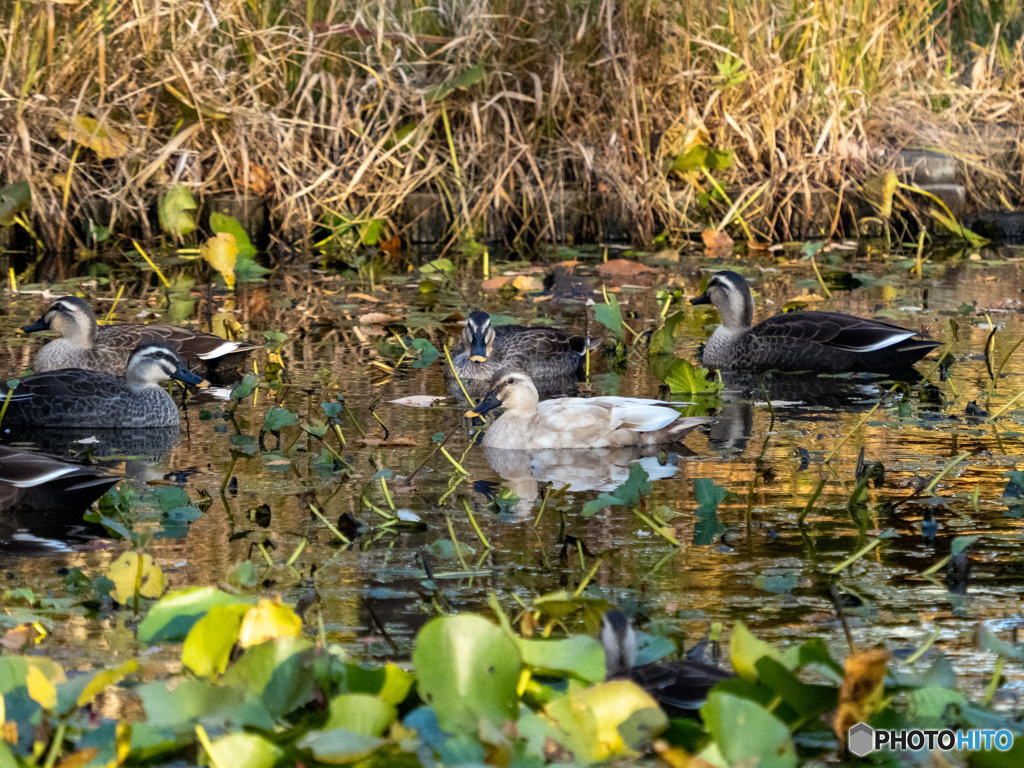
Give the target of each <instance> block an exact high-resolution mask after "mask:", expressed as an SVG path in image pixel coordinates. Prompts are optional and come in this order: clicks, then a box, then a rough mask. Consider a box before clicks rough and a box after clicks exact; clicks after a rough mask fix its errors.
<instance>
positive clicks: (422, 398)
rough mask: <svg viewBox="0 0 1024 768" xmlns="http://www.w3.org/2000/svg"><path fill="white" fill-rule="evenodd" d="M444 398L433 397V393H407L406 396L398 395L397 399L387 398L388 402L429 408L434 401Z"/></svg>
mask: <svg viewBox="0 0 1024 768" xmlns="http://www.w3.org/2000/svg"><path fill="white" fill-rule="evenodd" d="M444 399H446V398H443V397H434V396H433V395H409V396H408V397H400V398H398V399H397V400H388V402H389V403H395V404H396V405H408V406H411V407H413V408H429V407H430V406H432V405H433V404H434V403H437V402H440V401H441V400H444Z"/></svg>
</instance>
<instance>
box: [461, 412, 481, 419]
mask: <svg viewBox="0 0 1024 768" xmlns="http://www.w3.org/2000/svg"><path fill="white" fill-rule="evenodd" d="M463 415H464V416H465V417H466V418H467V419H479V418H480V414H479V413H477V412H476V411H466V412H465V413H464V414H463Z"/></svg>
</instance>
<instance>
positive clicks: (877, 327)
mask: <svg viewBox="0 0 1024 768" xmlns="http://www.w3.org/2000/svg"><path fill="white" fill-rule="evenodd" d="M751 334H752V335H754V336H757V337H759V338H762V339H780V340H782V339H785V340H788V341H798V342H805V343H809V344H821V345H822V346H826V347H833V348H835V349H841V350H843V351H846V352H860V353H863V352H875V351H877V350H879V349H885V348H886V347H891V346H892V345H894V344H899V343H900V342H901V341H906V340H907V339H910V338H913V337H914V336H915V335H916V334H915V332H914V331H911V330H908V329H906V328H902V327H900V326H898V325H893V324H892V323H885V322H882V321H880V320H872V319H869V318H863V317H855V316H854V315H844V314H840V313H839V312H796V313H793V314H789V315H776V316H775V317H769V318H768V319H767V320H765V321H763V322H761V323H759V324H758V325H756V326H755V327H754V328H753V329H751Z"/></svg>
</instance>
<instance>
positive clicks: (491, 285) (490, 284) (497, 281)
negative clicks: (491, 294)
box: [480, 275, 512, 291]
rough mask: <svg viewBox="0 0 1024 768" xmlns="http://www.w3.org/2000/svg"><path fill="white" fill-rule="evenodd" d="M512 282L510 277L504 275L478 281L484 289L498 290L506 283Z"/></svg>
mask: <svg viewBox="0 0 1024 768" xmlns="http://www.w3.org/2000/svg"><path fill="white" fill-rule="evenodd" d="M511 282H512V278H511V277H505V276H504V275H500V276H498V277H492V278H491V279H490V280H484V281H483V282H482V283H480V287H481V288H483V289H484V290H485V291H500V290H501V289H502V288H504V287H505V286H506V285H508V284H509V283H511Z"/></svg>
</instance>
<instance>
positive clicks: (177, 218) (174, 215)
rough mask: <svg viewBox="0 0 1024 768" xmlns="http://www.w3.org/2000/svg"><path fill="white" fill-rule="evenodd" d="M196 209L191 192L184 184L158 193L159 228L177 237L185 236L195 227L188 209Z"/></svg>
mask: <svg viewBox="0 0 1024 768" xmlns="http://www.w3.org/2000/svg"><path fill="white" fill-rule="evenodd" d="M195 209H196V201H195V200H193V199H192V193H191V192H189V190H188V187H186V186H185V185H184V184H177V185H175V186H173V187H171V188H170V189H169V190H167V192H165V193H164V194H162V195H160V200H159V202H158V203H157V214H158V216H159V219H160V228H161V229H162V230H163V231H164V232H166V233H167V234H169V235H173V236H174V237H177V238H182V237H185V235H187V234H188V233H189V232H191V231H192V230H193V229H195V228H196V224H195V222H194V221H192V217H191V216H190V215H189V214H188V211H194V210H195Z"/></svg>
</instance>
